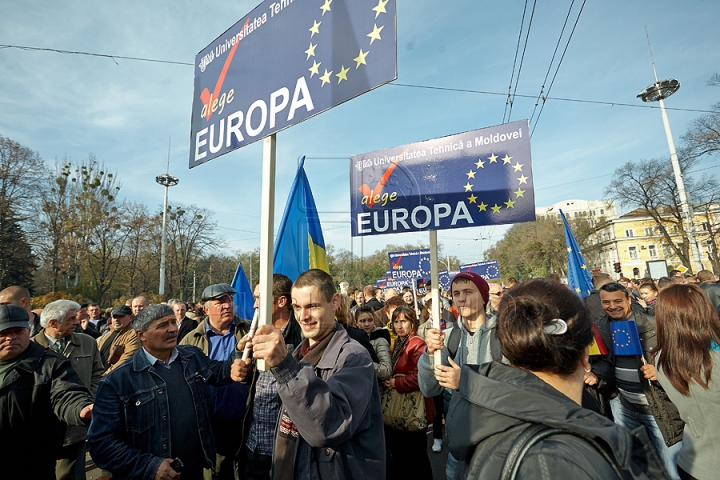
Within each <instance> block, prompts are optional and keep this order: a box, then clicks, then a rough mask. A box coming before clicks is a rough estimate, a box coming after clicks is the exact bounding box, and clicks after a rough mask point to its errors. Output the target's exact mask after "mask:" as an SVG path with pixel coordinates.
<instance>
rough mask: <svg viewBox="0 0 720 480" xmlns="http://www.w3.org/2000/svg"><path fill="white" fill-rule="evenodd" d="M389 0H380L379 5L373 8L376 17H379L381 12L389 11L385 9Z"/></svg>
mask: <svg viewBox="0 0 720 480" xmlns="http://www.w3.org/2000/svg"><path fill="white" fill-rule="evenodd" d="M388 1H389V0H385V1H384V2H383V0H378V4H377V7H375V8H373V9H372V11H373V12H375V18H377V17H378V16H379V15H380V14H381V13H387V10H385V5H387V3H388Z"/></svg>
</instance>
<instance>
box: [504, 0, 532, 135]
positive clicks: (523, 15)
mask: <svg viewBox="0 0 720 480" xmlns="http://www.w3.org/2000/svg"><path fill="white" fill-rule="evenodd" d="M526 12H527V0H525V7H524V8H523V14H522V19H521V20H520V31H518V39H517V45H516V46H515V58H514V59H513V67H512V71H511V72H510V83H509V84H508V93H507V99H506V100H505V111H504V112H503V123H505V116H506V115H507V111H508V105H511V104H512V101H513V100H512V96H511V95H510V90H511V89H512V82H513V79H514V78H515V65H516V64H517V57H518V52H519V51H520V39H521V38H522V32H523V27H524V26H525V13H526Z"/></svg>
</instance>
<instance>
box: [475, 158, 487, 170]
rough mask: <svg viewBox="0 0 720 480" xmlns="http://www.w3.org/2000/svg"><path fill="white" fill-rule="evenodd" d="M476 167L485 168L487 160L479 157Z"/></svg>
mask: <svg viewBox="0 0 720 480" xmlns="http://www.w3.org/2000/svg"><path fill="white" fill-rule="evenodd" d="M475 168H485V162H483V161H482V160H480V159H478V161H477V162H476V163H475Z"/></svg>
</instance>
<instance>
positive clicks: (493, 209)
mask: <svg viewBox="0 0 720 480" xmlns="http://www.w3.org/2000/svg"><path fill="white" fill-rule="evenodd" d="M501 209H502V207H501V206H500V205H498V204H497V203H496V204H495V205H494V206H492V207H490V210H492V211H493V213H500V210H501Z"/></svg>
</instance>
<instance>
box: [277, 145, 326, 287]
mask: <svg viewBox="0 0 720 480" xmlns="http://www.w3.org/2000/svg"><path fill="white" fill-rule="evenodd" d="M304 165H305V157H303V158H302V160H300V166H299V167H298V170H297V174H296V175H295V181H294V182H293V184H292V187H291V188H290V194H289V195H288V200H287V204H286V205H285V212H284V213H283V217H282V220H281V221H280V228H279V229H278V232H277V237H276V238H275V249H274V254H273V271H274V272H275V273H282V274H284V275H287V276H288V277H289V278H290V279H291V280H292V281H295V279H296V278H297V277H298V276H299V275H300V274H301V273H302V272H304V271H305V270H309V269H311V268H319V269H320V270H324V271H326V272H328V273H329V270H330V268H329V267H328V261H327V255H326V253H325V240H324V239H323V234H322V228H321V227H320V218H319V217H318V213H317V208H316V207H315V199H314V198H313V195H312V191H310V183H309V182H308V180H307V176H306V175H305V168H304Z"/></svg>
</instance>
